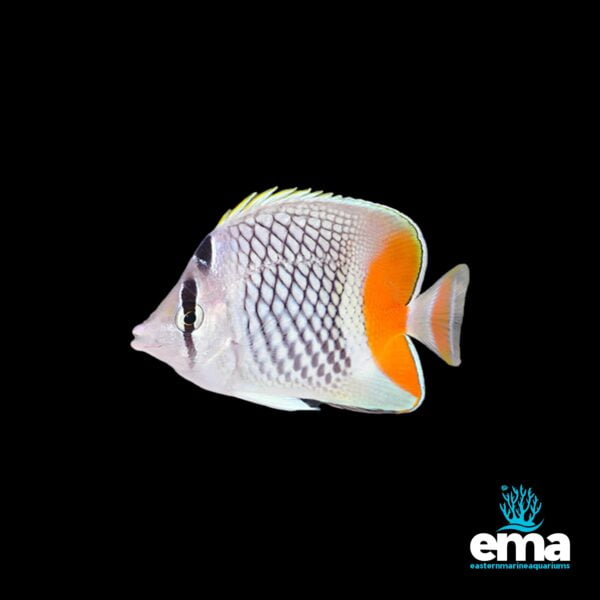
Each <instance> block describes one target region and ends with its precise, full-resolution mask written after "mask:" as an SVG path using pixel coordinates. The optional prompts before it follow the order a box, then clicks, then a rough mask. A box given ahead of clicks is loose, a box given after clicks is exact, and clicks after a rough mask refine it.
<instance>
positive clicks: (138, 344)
mask: <svg viewBox="0 0 600 600" xmlns="http://www.w3.org/2000/svg"><path fill="white" fill-rule="evenodd" d="M130 345H131V347H132V348H133V349H134V350H139V351H141V352H144V351H147V350H157V349H158V348H162V344H145V343H144V342H142V341H141V340H139V339H138V338H133V339H132V340H131V344H130Z"/></svg>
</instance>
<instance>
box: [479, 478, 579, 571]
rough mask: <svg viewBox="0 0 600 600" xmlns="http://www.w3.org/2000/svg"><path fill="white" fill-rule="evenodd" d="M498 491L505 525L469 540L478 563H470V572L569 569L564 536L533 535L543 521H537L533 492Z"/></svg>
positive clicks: (537, 507) (539, 505) (539, 504)
mask: <svg viewBox="0 0 600 600" xmlns="http://www.w3.org/2000/svg"><path fill="white" fill-rule="evenodd" d="M500 489H501V494H502V499H503V502H500V504H499V507H500V512H501V513H502V515H503V517H504V519H505V520H506V522H507V524H506V525H504V526H503V527H500V528H499V529H497V530H496V535H492V534H490V533H478V534H477V535H475V536H474V537H473V539H472V540H471V545H470V550H471V555H472V556H473V558H474V559H475V560H477V561H480V562H477V563H472V564H471V569H495V570H498V569H503V570H510V569H531V570H536V571H539V570H547V569H570V568H571V564H570V562H569V561H570V560H571V542H570V540H569V538H568V537H567V536H566V535H565V534H564V533H552V534H550V535H548V536H547V537H546V538H544V537H543V536H542V535H540V534H539V533H533V532H534V531H536V530H537V529H539V528H540V527H541V526H542V524H543V522H544V519H540V518H539V516H540V511H541V509H542V502H541V501H540V500H539V498H538V497H537V495H536V494H535V493H534V491H533V489H532V488H525V487H523V485H521V486H519V487H518V488H517V487H515V486H512V488H509V487H508V486H506V485H503V486H502V487H501V488H500ZM501 531H518V532H522V533H525V534H527V535H521V533H511V534H507V533H499V532H501ZM528 548H532V552H533V562H530V561H528V560H527V549H528ZM530 553H531V552H530ZM492 561H493V562H492Z"/></svg>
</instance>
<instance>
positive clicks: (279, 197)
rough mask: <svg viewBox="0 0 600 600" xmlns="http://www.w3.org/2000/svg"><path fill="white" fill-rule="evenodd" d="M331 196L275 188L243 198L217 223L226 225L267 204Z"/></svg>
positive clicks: (294, 189) (308, 191)
mask: <svg viewBox="0 0 600 600" xmlns="http://www.w3.org/2000/svg"><path fill="white" fill-rule="evenodd" d="M332 197H333V194H326V193H324V192H322V191H318V192H313V191H312V190H311V189H310V188H309V189H307V190H299V189H298V188H291V189H288V190H281V191H280V192H278V191H277V188H276V187H274V188H271V189H269V190H266V191H264V192H262V193H261V194H257V193H256V192H254V193H253V194H250V195H249V196H248V197H247V198H244V199H243V200H242V201H241V202H240V203H239V204H238V205H237V206H236V207H235V208H233V209H231V210H228V211H227V212H226V213H225V214H224V215H223V216H222V217H221V220H220V221H219V225H223V223H228V222H229V221H231V220H232V219H234V218H235V217H237V216H239V215H242V214H246V213H249V212H251V211H252V210H254V209H256V208H258V207H262V206H267V205H269V204H274V203H276V202H281V201H285V202H290V201H292V200H314V199H317V198H318V199H320V200H326V199H328V198H332Z"/></svg>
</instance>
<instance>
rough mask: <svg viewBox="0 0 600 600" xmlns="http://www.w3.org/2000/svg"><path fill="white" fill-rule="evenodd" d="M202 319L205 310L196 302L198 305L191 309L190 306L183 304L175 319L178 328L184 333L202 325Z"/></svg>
mask: <svg viewBox="0 0 600 600" xmlns="http://www.w3.org/2000/svg"><path fill="white" fill-rule="evenodd" d="M202 321H204V310H203V309H202V307H201V306H200V305H199V304H196V306H195V307H194V308H191V309H190V307H189V306H186V307H183V306H181V307H180V308H179V310H178V311H177V317H176V319H175V323H176V324H177V328H178V329H179V330H181V331H183V332H184V333H188V332H190V331H194V330H195V329H198V327H200V325H202Z"/></svg>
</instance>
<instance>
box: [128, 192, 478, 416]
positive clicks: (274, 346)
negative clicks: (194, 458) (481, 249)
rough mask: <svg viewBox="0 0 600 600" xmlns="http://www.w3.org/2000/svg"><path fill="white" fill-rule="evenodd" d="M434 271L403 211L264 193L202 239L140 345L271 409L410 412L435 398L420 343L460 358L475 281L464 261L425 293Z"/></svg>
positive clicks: (196, 377) (328, 197) (138, 334)
mask: <svg viewBox="0 0 600 600" xmlns="http://www.w3.org/2000/svg"><path fill="white" fill-rule="evenodd" d="M426 266H427V247H426V244H425V240H424V238H423V235H422V233H421V231H420V230H419V228H418V227H417V225H416V224H415V223H414V222H413V221H412V220H411V219H409V218H408V217H406V216H405V215H403V214H401V213H399V212H398V211H396V210H394V209H392V208H389V207H386V206H382V205H378V204H373V203H371V202H367V201H365V200H357V199H353V198H344V197H341V196H333V195H332V194H323V193H321V192H311V191H310V190H308V191H297V190H284V191H281V192H276V190H275V189H272V190H268V191H267V192H263V193H262V194H260V195H257V194H253V195H251V196H249V197H248V198H247V199H246V200H244V201H243V202H242V203H241V204H240V205H239V206H238V207H237V208H236V209H234V210H233V211H228V213H226V215H225V216H224V217H223V219H221V222H220V223H219V224H218V226H217V227H216V228H215V229H214V230H213V231H212V233H211V234H210V235H208V236H207V237H206V238H205V239H204V241H203V242H202V243H201V244H200V246H199V248H198V250H197V251H196V252H195V254H194V256H193V257H192V258H191V259H190V261H189V263H188V265H187V266H186V268H185V270H184V272H183V274H182V276H181V278H180V280H179V281H178V283H177V284H176V286H175V287H174V288H173V290H172V291H171V292H170V294H169V295H168V296H167V297H166V298H165V300H164V301H163V302H162V303H161V305H160V306H159V307H158V308H157V310H156V311H155V312H154V313H153V314H152V315H151V316H150V318H149V319H148V320H147V321H146V322H144V323H143V324H142V325H138V326H137V327H136V328H135V329H134V336H135V339H134V341H133V342H132V346H133V347H134V348H135V349H137V350H143V351H145V352H147V353H149V354H151V355H153V356H155V357H156V358H158V359H160V360H162V361H164V362H166V363H168V364H169V365H171V366H172V367H173V368H174V369H175V370H176V371H177V373H179V374H180V375H181V376H182V377H184V378H186V379H188V380H190V381H192V382H194V383H195V384H197V385H199V386H200V387H202V388H205V389H208V390H210V391H213V392H216V393H219V394H223V395H227V396H234V397H238V398H242V399H244V400H248V401H251V402H255V403H258V404H262V405H265V406H270V407H273V408H278V409H282V410H315V409H317V408H318V406H319V404H320V403H326V404H329V405H332V406H336V407H340V408H346V409H351V410H359V411H365V412H386V413H402V412H410V411H412V410H414V409H415V408H417V407H418V406H419V405H420V404H421V402H422V401H423V398H424V396H425V383H424V378H423V372H422V369H421V365H420V362H419V357H418V355H417V352H416V350H415V347H414V345H413V343H412V341H411V339H410V337H413V338H416V339H418V340H420V341H421V342H422V343H424V344H425V345H426V346H428V347H429V348H430V349H431V350H433V351H434V352H436V353H437V354H438V355H439V356H440V357H441V358H443V359H444V360H445V361H446V362H447V363H449V364H451V365H458V364H460V349H459V337H460V328H461V324H462V316H463V308H464V300H465V294H466V290H467V286H468V283H469V270H468V267H467V266H466V265H459V266H457V267H455V268H454V269H453V270H451V271H450V272H449V273H448V274H446V275H445V276H444V277H443V278H442V279H440V280H439V281H438V282H437V283H436V284H435V285H434V286H432V288H430V289H429V290H428V291H426V292H425V293H424V294H420V290H421V285H422V282H423V278H424V275H425V270H426ZM409 336H410V337H409Z"/></svg>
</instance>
